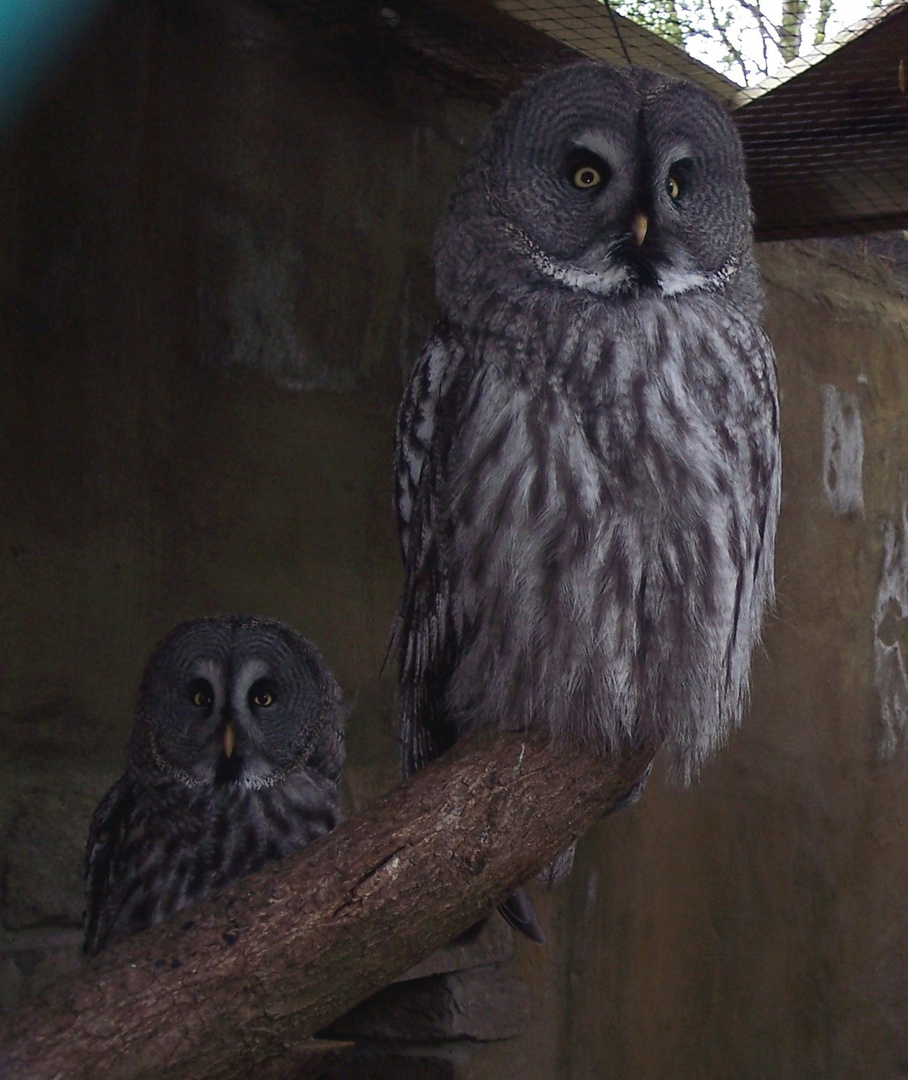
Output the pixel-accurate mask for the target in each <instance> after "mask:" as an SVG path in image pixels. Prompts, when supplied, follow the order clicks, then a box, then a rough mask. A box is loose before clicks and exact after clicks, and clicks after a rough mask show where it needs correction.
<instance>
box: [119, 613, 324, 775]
mask: <svg viewBox="0 0 908 1080" xmlns="http://www.w3.org/2000/svg"><path fill="white" fill-rule="evenodd" d="M342 724H343V711H342V708H341V695H340V690H339V688H338V686H337V683H336V682H335V681H334V678H333V676H332V675H331V672H330V671H329V669H328V667H327V665H326V664H325V661H324V660H323V659H322V657H321V655H320V654H319V652H318V650H317V649H316V648H315V646H314V645H313V644H312V643H311V642H310V641H308V640H307V639H306V638H304V637H303V636H302V635H301V634H298V633H297V632H296V631H295V630H292V629H291V628H290V627H289V626H286V625H284V624H283V623H281V622H277V621H276V620H270V619H255V618H248V617H245V616H240V615H225V616H219V617H211V618H204V619H196V620H194V621H192V622H187V623H183V624H181V625H180V626H177V627H176V628H175V629H174V630H171V632H170V633H169V634H167V636H166V637H165V638H164V639H163V640H162V641H161V642H160V644H159V645H158V647H157V648H156V649H155V652H154V653H153V655H152V656H151V659H150V660H149V661H148V664H147V666H146V669H145V675H144V677H143V680H142V686H141V689H140V691H139V700H138V707H137V710H136V720H135V724H134V727H133V743H132V752H131V761H132V762H133V763H135V764H138V765H139V767H140V768H143V769H145V770H148V769H151V770H152V771H154V772H158V773H164V774H166V775H168V776H171V777H173V778H176V779H177V780H180V781H182V782H184V783H186V784H187V785H189V786H192V787H196V786H200V785H214V786H218V785H221V784H239V785H243V786H245V787H251V788H261V787H270V786H273V785H274V784H276V783H280V782H281V781H282V780H283V779H284V778H285V777H286V776H287V775H288V774H289V773H291V772H292V771H293V770H294V769H296V768H298V767H300V766H302V765H306V766H308V767H309V768H312V769H315V770H317V771H318V772H321V773H322V774H323V775H325V776H327V777H328V779H330V780H332V781H334V782H337V780H338V778H339V776H340V771H341V768H342V765H343V735H342Z"/></svg>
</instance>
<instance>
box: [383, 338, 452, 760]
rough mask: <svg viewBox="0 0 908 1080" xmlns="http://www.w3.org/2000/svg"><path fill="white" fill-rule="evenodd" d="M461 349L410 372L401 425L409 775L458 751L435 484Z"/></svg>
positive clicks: (436, 342)
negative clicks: (446, 401)
mask: <svg viewBox="0 0 908 1080" xmlns="http://www.w3.org/2000/svg"><path fill="white" fill-rule="evenodd" d="M457 360H458V350H456V349H454V348H452V347H451V346H450V345H449V344H447V343H446V342H445V341H444V340H442V336H441V333H439V334H438V335H437V336H435V337H434V338H432V339H431V340H430V341H429V343H428V344H427V345H426V347H425V349H424V350H423V352H422V354H421V355H420V356H419V358H418V359H417V361H416V363H415V364H414V366H413V370H412V373H411V375H410V381H409V384H408V386H407V390H406V393H405V394H404V398H403V401H402V403H401V407H400V412H399V414H398V422H397V445H396V455H395V457H396V461H395V477H396V482H395V503H396V510H397V520H398V528H399V533H400V541H401V552H402V555H403V561H404V573H405V579H406V580H405V585H404V591H403V596H402V597H401V603H400V608H399V610H398V614H397V623H396V626H395V631H394V637H395V640H396V643H397V646H398V650H399V652H400V655H401V667H400V702H399V709H400V737H401V753H402V764H403V769H404V772H405V774H406V775H410V774H411V773H413V772H415V771H416V770H417V769H419V768H422V766H423V765H425V764H427V763H428V762H429V761H432V760H433V759H434V758H436V757H438V755H439V754H441V753H443V752H444V751H445V750H447V749H448V748H449V747H450V746H452V745H453V743H454V741H455V740H456V738H457V731H456V728H455V726H454V724H453V722H452V721H451V719H450V718H449V717H447V716H446V715H445V708H444V693H445V684H446V682H447V676H448V673H449V671H450V668H451V666H452V664H453V660H454V655H455V641H454V625H453V617H454V613H453V608H452V597H451V594H450V586H449V581H448V578H447V576H446V574H445V572H444V567H443V565H442V557H441V548H442V542H443V541H442V537H441V536H440V535H439V530H440V528H441V521H440V513H439V506H438V499H437V493H438V485H437V484H436V482H435V481H436V478H437V473H438V468H439V460H440V442H441V440H440V437H439V436H440V432H439V431H438V428H437V425H436V418H437V411H438V408H439V403H440V401H441V399H442V397H443V395H444V393H445V391H446V388H447V385H448V382H449V378H450V375H451V373H452V371H454V370H455V369H456V366H457Z"/></svg>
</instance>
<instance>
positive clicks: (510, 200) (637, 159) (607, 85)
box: [436, 62, 756, 313]
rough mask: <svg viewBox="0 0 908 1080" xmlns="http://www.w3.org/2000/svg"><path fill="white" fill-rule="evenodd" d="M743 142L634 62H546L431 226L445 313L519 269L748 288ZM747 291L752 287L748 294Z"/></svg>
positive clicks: (719, 118)
mask: <svg viewBox="0 0 908 1080" xmlns="http://www.w3.org/2000/svg"><path fill="white" fill-rule="evenodd" d="M751 246H752V214H751V207H750V197H749V193H748V189H747V183H746V180H745V169H744V155H743V152H742V149H741V143H740V140H739V139H738V136H737V133H736V132H735V129H734V126H733V124H732V122H731V120H730V119H729V117H728V115H727V114H726V112H725V110H724V108H723V107H722V105H721V104H720V103H719V102H717V101H716V100H715V99H714V98H713V97H711V96H710V94H708V93H707V92H706V91H705V90H703V89H702V88H701V87H699V86H696V85H695V84H693V83H690V82H686V81H683V80H680V79H674V78H670V77H668V76H665V75H661V74H657V73H656V72H652V71H649V70H646V69H644V68H614V67H611V66H609V65H607V64H601V63H595V62H584V63H580V64H574V65H571V66H569V67H566V68H561V69H558V70H555V71H551V72H549V73H547V74H545V75H543V76H542V77H540V78H538V79H536V80H534V81H532V82H530V83H528V84H527V85H526V86H524V87H523V88H522V89H521V90H519V91H518V92H517V93H516V94H514V95H513V96H512V97H511V98H510V99H509V100H508V101H507V102H506V103H505V104H504V106H503V107H502V108H501V109H500V110H499V112H498V113H497V114H496V116H495V117H494V118H493V120H492V123H491V125H490V127H489V130H488V132H487V133H486V135H485V137H484V138H483V139H482V140H481V141H480V143H479V145H478V146H477V148H476V150H475V151H474V152H473V155H472V156H471V158H470V160H469V161H468V163H467V165H466V167H465V169H464V171H463V172H462V174H461V176H460V178H459V180H458V182H457V184H456V185H455V188H454V192H453V194H452V198H451V202H450V205H449V207H448V212H447V215H446V217H445V220H444V221H443V222H442V225H441V227H440V229H439V232H438V235H437V239H436V273H437V282H438V292H439V301H440V304H441V307H442V311H443V313H448V312H446V311H445V308H446V306H447V304H448V302H449V300H451V301H452V303H453V306H454V308H455V309H456V307H457V306H458V302H459V299H460V298H461V297H462V296H463V295H464V294H470V293H472V294H474V295H475V293H476V292H477V291H478V292H480V293H481V292H483V291H488V290H489V289H490V288H493V287H494V286H495V284H496V282H497V283H498V285H499V287H500V286H501V285H503V284H505V283H506V287H507V288H509V289H513V287H514V285H515V283H517V282H522V283H523V284H524V285H525V286H527V287H532V284H531V283H535V284H537V285H538V284H546V283H548V282H554V283H556V284H557V285H559V286H561V287H564V288H567V289H571V290H575V291H581V292H587V293H591V294H593V295H596V296H602V297H609V296H616V297H621V298H626V297H627V296H628V295H635V294H640V293H642V292H645V291H652V292H656V293H661V294H662V295H664V296H676V295H679V294H683V293H686V292H691V291H694V290H702V289H715V288H723V289H725V288H727V287H729V285H733V284H734V283H736V282H737V283H738V284H742V283H743V284H744V286H745V287H746V289H751V288H754V289H755V288H756V277H755V274H754V270H753V262H752V255H751ZM754 299H756V294H755V296H754Z"/></svg>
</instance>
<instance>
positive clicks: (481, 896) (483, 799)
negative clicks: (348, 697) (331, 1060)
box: [0, 733, 654, 1080]
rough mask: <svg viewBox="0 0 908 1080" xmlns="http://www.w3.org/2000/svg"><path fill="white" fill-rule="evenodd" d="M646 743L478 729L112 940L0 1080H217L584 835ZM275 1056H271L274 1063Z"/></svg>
mask: <svg viewBox="0 0 908 1080" xmlns="http://www.w3.org/2000/svg"><path fill="white" fill-rule="evenodd" d="M653 753H654V751H653V749H652V748H638V749H635V750H633V751H629V752H628V753H627V754H626V756H624V757H622V759H621V760H619V761H607V760H604V759H602V758H601V757H598V756H597V755H595V754H594V753H592V752H590V751H581V750H558V749H556V748H554V747H552V746H549V745H546V744H545V743H544V742H543V741H541V740H540V739H538V738H530V737H528V736H526V735H520V734H516V733H514V734H508V735H497V736H491V735H481V736H479V737H475V738H472V739H469V740H464V741H463V742H462V743H460V744H458V745H457V746H456V747H455V748H454V750H452V751H451V752H450V753H448V754H446V755H444V757H442V758H441V759H439V760H438V761H436V762H434V763H433V764H432V765H431V766H430V767H429V768H427V769H425V770H423V771H422V772H420V773H418V774H417V775H416V776H414V777H412V778H411V779H410V780H409V781H408V782H407V783H406V784H404V785H402V786H401V787H399V788H397V789H395V790H394V791H392V792H391V793H390V794H389V795H387V796H386V797H385V798H383V799H381V800H379V801H378V802H377V803H376V804H374V805H373V806H371V807H369V808H368V809H367V810H365V811H364V812H363V813H361V814H359V815H357V816H356V817H355V818H352V819H350V820H349V821H347V822H345V823H343V824H342V825H341V826H340V827H339V828H338V829H337V830H335V832H333V833H331V834H329V835H328V836H326V837H323V838H322V839H320V840H318V841H316V842H315V843H314V844H312V845H310V846H309V847H308V848H306V849H305V850H304V851H302V852H300V853H299V854H298V855H296V856H292V857H291V858H288V859H285V860H284V861H283V862H280V863H275V864H273V865H272V866H270V867H268V868H266V869H265V870H264V871H261V872H260V873H258V874H255V875H253V876H251V877H249V878H245V879H243V880H242V881H240V882H237V883H236V884H235V885H234V886H233V887H231V888H230V889H228V890H225V891H224V892H222V893H220V894H218V895H217V896H215V897H212V898H210V899H209V900H207V901H206V902H205V903H204V904H202V905H199V906H198V907H197V908H193V909H191V910H187V911H185V912H183V913H181V914H180V915H179V916H178V917H177V918H176V919H175V920H174V921H173V922H170V923H167V924H164V925H162V926H159V927H156V928H154V929H152V930H149V931H147V932H146V933H143V934H139V935H137V936H135V937H133V938H130V939H128V940H126V941H124V942H121V943H120V944H119V945H116V946H114V947H113V948H111V949H109V950H108V951H107V952H105V953H102V954H101V955H100V956H99V957H97V958H96V959H95V960H93V961H92V962H91V963H90V964H89V965H88V966H87V967H86V969H85V971H84V972H83V973H82V974H80V975H79V976H76V977H72V978H69V979H67V980H65V981H63V982H61V983H59V984H58V985H57V986H56V987H54V988H53V989H52V991H51V992H50V994H48V995H46V996H45V998H43V999H41V1000H39V1001H37V1002H33V1003H30V1004H28V1005H26V1006H25V1007H24V1008H23V1009H22V1010H20V1011H19V1012H18V1013H16V1014H15V1015H14V1016H13V1017H12V1018H11V1020H10V1021H9V1023H8V1024H7V1027H6V1030H5V1031H4V1032H3V1040H2V1042H0V1047H2V1049H0V1077H2V1080H52V1078H54V1080H56V1078H61V1077H66V1078H67V1080H80V1078H85V1080H88V1078H89V1077H90V1078H92V1080H96V1078H97V1077H99V1076H103V1077H104V1078H105V1080H126V1078H130V1080H138V1078H151V1077H154V1078H155V1080H166V1078H170V1077H173V1078H176V1077H179V1078H180V1080H206V1078H211V1080H214V1078H218V1080H230V1078H232V1077H245V1076H248V1075H251V1070H252V1069H253V1068H255V1069H256V1070H257V1071H256V1075H261V1072H259V1071H258V1070H259V1069H260V1068H261V1067H262V1066H267V1069H266V1070H265V1071H266V1073H267V1075H269V1076H271V1075H274V1076H277V1075H281V1074H283V1070H282V1069H281V1059H282V1058H285V1057H286V1058H294V1059H295V1064H294V1070H295V1075H296V1076H305V1075H306V1072H305V1070H304V1068H303V1067H302V1061H303V1060H304V1058H301V1057H300V1056H299V1055H300V1054H304V1053H305V1043H304V1042H303V1040H305V1038H306V1036H308V1035H310V1034H311V1033H312V1032H314V1031H318V1030H319V1029H320V1028H322V1027H323V1026H324V1025H325V1024H327V1023H329V1022H330V1021H331V1020H333V1019H335V1018H336V1017H338V1016H340V1015H342V1014H343V1013H345V1012H346V1011H347V1010H348V1009H350V1008H351V1007H352V1006H353V1005H355V1004H357V1003H358V1002H359V1001H361V1000H363V999H364V998H366V997H368V996H369V995H370V994H372V993H374V992H375V991H376V990H378V989H379V988H380V987H382V986H383V985H385V984H386V983H387V982H388V981H389V980H390V979H393V978H394V977H396V976H397V975H399V974H400V973H401V972H403V971H405V970H406V969H407V968H409V967H410V966H412V965H413V964H415V963H417V962H418V961H419V960H421V959H422V958H424V957H425V956H427V955H428V954H429V953H431V952H432V951H433V950H435V949H436V948H437V947H439V946H440V945H442V944H444V943H445V942H447V941H449V940H450V939H451V938H452V937H454V936H456V935H457V934H459V933H462V932H463V931H464V930H466V929H468V928H469V927H470V926H472V925H473V924H474V923H475V922H477V921H478V920H479V919H480V918H481V917H482V916H484V915H485V914H487V913H488V912H489V911H490V910H491V909H492V908H494V906H495V905H496V904H497V903H499V902H500V901H501V900H503V899H504V898H505V897H506V896H508V895H509V893H510V892H511V891H512V890H513V888H514V887H515V886H516V885H518V884H519V883H521V882H523V881H525V880H527V879H528V878H530V877H531V876H532V875H533V874H534V873H535V872H536V871H537V870H538V869H539V868H540V867H541V866H543V865H545V864H546V863H547V862H549V861H550V860H551V859H552V858H553V857H554V856H555V855H556V854H557V853H558V852H559V851H561V850H562V849H563V848H564V847H566V846H567V845H568V844H569V843H571V842H572V841H573V840H574V839H575V838H576V837H577V836H579V835H580V834H581V833H582V832H583V831H584V830H585V829H586V828H588V827H589V826H590V825H591V824H592V823H593V822H594V821H595V820H596V819H597V818H599V817H600V816H601V815H602V814H603V812H604V811H606V810H607V809H608V808H609V807H611V806H613V805H614V804H615V802H617V801H618V799H620V798H621V796H622V795H624V794H625V793H626V791H627V790H628V788H629V787H630V786H631V785H632V784H633V783H634V781H636V780H637V779H638V778H639V777H640V775H641V774H642V772H643V770H644V769H645V768H646V766H647V764H648V763H649V762H650V760H651V759H652V757H653ZM287 1064H288V1065H289V1064H290V1062H289V1060H288V1061H287Z"/></svg>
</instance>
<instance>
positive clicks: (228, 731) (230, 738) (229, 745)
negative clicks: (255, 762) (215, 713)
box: [224, 723, 235, 757]
mask: <svg viewBox="0 0 908 1080" xmlns="http://www.w3.org/2000/svg"><path fill="white" fill-rule="evenodd" d="M234 738H235V736H234V733H233V724H231V723H228V724H227V726H226V727H225V728H224V753H225V755H226V756H227V757H230V755H231V754H232V753H233V742H234Z"/></svg>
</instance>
